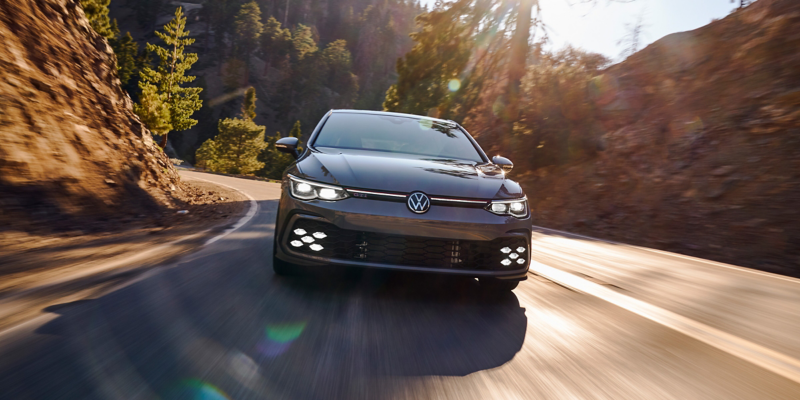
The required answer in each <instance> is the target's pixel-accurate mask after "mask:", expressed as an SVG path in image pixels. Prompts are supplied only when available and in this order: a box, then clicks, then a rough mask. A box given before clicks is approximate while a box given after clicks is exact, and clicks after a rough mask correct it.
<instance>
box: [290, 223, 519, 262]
mask: <svg viewBox="0 0 800 400" xmlns="http://www.w3.org/2000/svg"><path fill="white" fill-rule="evenodd" d="M286 235H288V236H289V237H288V240H287V245H288V247H289V248H290V249H291V250H293V251H296V252H298V253H302V254H308V255H312V256H319V257H325V258H336V259H342V260H353V261H355V262H373V263H382V264H392V265H408V266H415V267H427V268H442V269H463V270H484V271H503V270H508V271H510V270H518V269H522V268H523V267H524V266H526V265H527V260H528V254H529V253H530V252H529V248H528V243H527V240H526V238H524V237H504V238H498V239H495V240H491V241H481V240H443V239H436V238H424V237H416V236H399V235H387V234H383V233H375V232H363V231H353V230H347V229H341V228H339V227H337V226H336V225H333V224H330V223H327V222H322V221H317V220H311V219H302V218H301V219H298V220H297V221H296V222H295V223H294V226H292V227H291V229H290V230H289V231H287V232H286ZM519 249H521V250H522V251H519ZM504 251H505V252H504ZM512 257H514V258H512ZM518 260H523V262H519V261H518Z"/></svg>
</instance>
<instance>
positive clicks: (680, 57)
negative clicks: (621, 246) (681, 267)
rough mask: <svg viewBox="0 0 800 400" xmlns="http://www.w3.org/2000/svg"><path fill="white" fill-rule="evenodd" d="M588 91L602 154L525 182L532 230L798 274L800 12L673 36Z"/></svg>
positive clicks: (763, 4)
mask: <svg viewBox="0 0 800 400" xmlns="http://www.w3.org/2000/svg"><path fill="white" fill-rule="evenodd" d="M588 90H590V91H591V92H592V93H593V95H594V101H595V105H596V106H597V107H598V109H599V110H600V115H601V117H600V119H599V121H598V122H599V123H600V124H601V125H602V126H603V127H604V130H605V131H606V132H607V134H606V135H605V136H604V137H603V138H602V139H603V141H604V147H605V151H603V152H601V153H600V155H599V156H597V157H596V158H592V159H590V160H584V161H581V162H575V163H572V164H569V165H564V166H559V167H551V168H544V169H539V170H537V171H532V172H530V173H528V174H524V175H521V176H519V177H518V178H520V180H521V181H523V182H524V183H525V186H526V191H527V193H529V197H531V198H532V201H531V205H532V208H533V211H534V215H535V218H536V222H535V223H536V224H538V225H542V226H548V227H553V228H557V229H565V230H571V231H578V232H583V233H587V234H591V235H594V236H599V237H606V238H611V239H616V240H620V241H624V242H627V243H633V244H639V245H644V246H649V247H656V248H662V249H667V250H671V251H677V252H681V253H686V254H691V255H696V256H702V257H707V258H712V259H717V260H721V261H725V262H730V263H734V264H739V265H747V266H752V267H757V268H761V269H765V270H770V271H776V272H781V273H787V274H794V275H800V2H797V1H795V0H760V1H758V2H756V3H755V4H753V5H752V6H750V7H747V8H746V9H744V10H740V11H737V12H735V13H733V14H731V15H729V16H728V17H726V18H724V19H722V20H719V21H715V22H713V23H711V24H709V25H707V26H705V27H702V28H700V29H697V30H694V31H691V32H683V33H677V34H673V35H669V36H667V37H664V38H663V39H661V40H659V41H657V42H655V43H654V44H652V45H650V46H648V47H647V48H645V49H644V50H642V51H640V52H638V53H637V54H635V55H633V56H631V57H630V58H629V59H627V60H626V61H625V62H623V63H620V64H617V65H614V66H612V67H610V68H608V69H607V70H606V71H605V73H604V74H603V75H602V76H599V77H597V78H595V79H594V80H593V81H592V82H591V83H590V85H589V88H588Z"/></svg>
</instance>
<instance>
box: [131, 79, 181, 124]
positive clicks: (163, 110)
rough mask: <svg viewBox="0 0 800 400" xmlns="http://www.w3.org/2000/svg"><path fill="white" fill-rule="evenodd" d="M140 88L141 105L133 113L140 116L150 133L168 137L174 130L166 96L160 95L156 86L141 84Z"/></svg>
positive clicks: (136, 105)
mask: <svg viewBox="0 0 800 400" xmlns="http://www.w3.org/2000/svg"><path fill="white" fill-rule="evenodd" d="M139 87H140V88H141V89H142V92H141V93H140V94H139V103H138V104H135V105H134V106H133V112H135V113H136V115H138V116H139V118H140V119H141V120H142V123H143V124H144V125H145V126H146V127H147V129H150V132H152V133H153V134H155V135H162V136H165V137H166V135H167V133H169V131H171V130H172V125H171V124H170V112H169V104H168V103H167V96H166V94H164V93H159V92H158V88H157V87H156V86H155V85H151V84H142V83H141V82H140V85H139Z"/></svg>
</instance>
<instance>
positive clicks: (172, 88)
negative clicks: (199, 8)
mask: <svg viewBox="0 0 800 400" xmlns="http://www.w3.org/2000/svg"><path fill="white" fill-rule="evenodd" d="M185 27H186V17H184V16H183V12H182V10H181V8H180V7H178V9H177V10H175V18H173V19H172V20H171V21H170V22H169V23H168V24H167V25H165V26H164V32H159V31H156V32H155V33H156V36H158V37H159V38H161V40H163V41H164V43H166V44H167V46H168V48H164V47H161V46H157V45H153V44H150V43H148V44H147V50H148V51H152V52H155V53H156V54H157V55H158V57H159V59H160V63H159V65H158V67H157V68H156V69H155V70H154V69H152V68H150V67H149V66H145V67H144V69H143V70H142V71H140V73H139V74H140V77H141V81H140V82H139V87H140V88H141V89H142V94H141V95H140V106H138V107H135V108H134V111H135V112H136V113H137V114H138V115H139V117H140V118H141V119H142V121H150V123H155V121H157V120H158V119H160V118H163V117H164V114H163V113H158V114H152V115H148V114H147V113H148V112H150V111H151V110H152V108H151V107H144V106H143V105H144V104H145V102H147V103H148V104H155V103H157V102H158V101H162V102H164V103H166V105H167V107H168V110H169V116H168V121H166V122H162V121H159V122H158V123H155V126H159V127H166V126H169V127H170V129H169V130H168V131H166V132H164V134H163V135H162V137H161V143H159V146H161V148H164V147H166V146H167V134H168V133H169V132H170V131H184V130H186V129H189V128H191V127H192V126H194V125H195V124H196V123H197V120H194V119H192V118H191V116H192V114H193V113H194V112H195V111H197V110H198V109H200V107H202V105H203V102H202V100H200V92H201V91H202V89H201V88H196V87H182V86H181V85H182V84H185V83H189V82H192V81H194V80H195V77H194V76H187V75H185V74H186V71H188V70H189V68H191V67H192V64H194V63H195V62H196V61H197V54H195V53H184V49H185V47H186V46H188V45H190V44H192V43H194V39H189V38H188V36H189V31H186V30H185ZM156 95H157V96H158V97H159V99H160V100H157V99H146V97H148V96H156ZM145 124H147V127H148V128H150V130H153V128H152V127H151V126H150V125H149V124H148V123H147V122H145Z"/></svg>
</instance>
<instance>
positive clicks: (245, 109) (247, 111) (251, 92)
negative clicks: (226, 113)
mask: <svg viewBox="0 0 800 400" xmlns="http://www.w3.org/2000/svg"><path fill="white" fill-rule="evenodd" d="M256 100H258V99H256V89H255V88H253V87H249V88H247V90H246V91H245V92H244V101H243V102H242V118H244V119H250V120H252V119H254V118H255V117H256Z"/></svg>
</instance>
